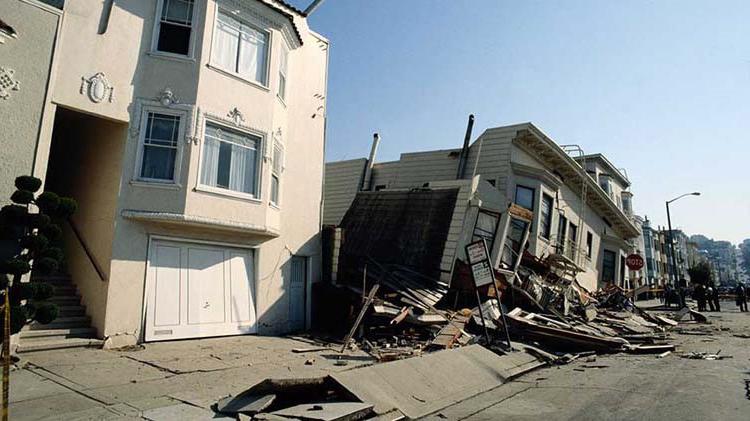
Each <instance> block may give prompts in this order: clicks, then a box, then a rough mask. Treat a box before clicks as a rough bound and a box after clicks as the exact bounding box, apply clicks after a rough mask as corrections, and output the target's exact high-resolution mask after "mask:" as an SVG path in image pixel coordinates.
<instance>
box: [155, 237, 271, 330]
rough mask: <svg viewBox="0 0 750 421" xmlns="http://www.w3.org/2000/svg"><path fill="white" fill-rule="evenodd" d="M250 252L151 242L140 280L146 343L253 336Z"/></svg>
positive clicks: (252, 282) (196, 244)
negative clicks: (143, 289)
mask: <svg viewBox="0 0 750 421" xmlns="http://www.w3.org/2000/svg"><path fill="white" fill-rule="evenodd" d="M253 267H254V265H253V251H252V250H248V249H240V248H231V247H222V246H214V245H206V244H199V243H188V242H177V241H165V240H155V241H153V243H152V245H151V248H150V251H149V262H148V273H147V277H146V287H147V289H146V301H145V310H146V328H145V339H146V340H147V341H160V340H167V339H182V338H199V337H206V336H222V335H237V334H243V333H255V332H256V330H257V326H256V315H255V294H254V279H255V277H254V268H253Z"/></svg>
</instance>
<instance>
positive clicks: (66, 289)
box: [52, 285, 78, 295]
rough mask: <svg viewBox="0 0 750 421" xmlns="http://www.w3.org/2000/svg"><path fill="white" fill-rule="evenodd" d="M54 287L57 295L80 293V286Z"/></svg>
mask: <svg viewBox="0 0 750 421" xmlns="http://www.w3.org/2000/svg"><path fill="white" fill-rule="evenodd" d="M52 287H53V288H54V289H55V295H76V294H77V293H78V288H76V287H75V286H73V285H65V286H59V285H53V286H52Z"/></svg>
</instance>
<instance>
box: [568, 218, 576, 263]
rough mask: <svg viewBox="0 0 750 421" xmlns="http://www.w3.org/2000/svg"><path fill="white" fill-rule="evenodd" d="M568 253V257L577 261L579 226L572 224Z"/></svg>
mask: <svg viewBox="0 0 750 421" xmlns="http://www.w3.org/2000/svg"><path fill="white" fill-rule="evenodd" d="M568 238H569V240H568V243H569V247H568V253H567V256H568V257H570V258H571V259H573V260H575V258H576V247H577V246H578V226H576V225H574V224H573V223H572V222H571V223H570V224H568Z"/></svg>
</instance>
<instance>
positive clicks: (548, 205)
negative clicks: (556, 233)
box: [539, 194, 553, 240]
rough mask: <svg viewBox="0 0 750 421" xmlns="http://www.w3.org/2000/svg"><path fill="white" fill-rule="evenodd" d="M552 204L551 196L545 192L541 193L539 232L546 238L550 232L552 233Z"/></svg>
mask: <svg viewBox="0 0 750 421" xmlns="http://www.w3.org/2000/svg"><path fill="white" fill-rule="evenodd" d="M552 206H553V201H552V197H551V196H548V195H546V194H542V209H541V221H540V226H539V234H540V235H541V236H542V237H544V238H546V239H548V240H549V236H550V234H551V233H552Z"/></svg>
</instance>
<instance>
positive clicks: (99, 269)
mask: <svg viewBox="0 0 750 421" xmlns="http://www.w3.org/2000/svg"><path fill="white" fill-rule="evenodd" d="M67 221H68V225H69V226H70V229H71V231H73V234H75V236H76V239H77V240H78V244H80V245H81V248H82V249H83V252H84V253H85V254H86V257H88V260H89V262H91V266H93V267H94V270H95V271H96V274H97V275H99V279H101V280H102V281H106V280H107V275H106V274H105V273H104V269H102V267H101V265H100V264H99V262H97V261H96V257H94V254H93V253H92V251H91V249H90V248H89V246H88V244H86V240H84V238H83V235H82V234H81V231H80V230H79V229H78V227H77V226H76V224H75V222H73V220H72V219H71V218H68V219H67Z"/></svg>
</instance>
